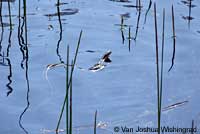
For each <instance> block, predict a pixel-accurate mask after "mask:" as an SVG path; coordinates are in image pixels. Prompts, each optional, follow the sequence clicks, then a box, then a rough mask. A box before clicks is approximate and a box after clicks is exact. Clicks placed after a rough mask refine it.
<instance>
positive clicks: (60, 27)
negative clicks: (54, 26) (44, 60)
mask: <svg viewBox="0 0 200 134" xmlns="http://www.w3.org/2000/svg"><path fill="white" fill-rule="evenodd" d="M57 5H59V2H58V3H57ZM57 16H58V22H59V30H60V33H59V39H58V42H57V48H56V53H57V56H58V58H59V61H60V62H61V63H64V61H63V60H62V56H61V55H60V52H59V48H60V43H61V41H62V34H63V29H62V21H61V15H60V6H57Z"/></svg>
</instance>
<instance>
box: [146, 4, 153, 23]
mask: <svg viewBox="0 0 200 134" xmlns="http://www.w3.org/2000/svg"><path fill="white" fill-rule="evenodd" d="M151 5H152V0H150V1H149V6H148V9H147V11H146V13H145V18H144V24H146V21H147V15H148V13H149V11H150V9H151Z"/></svg>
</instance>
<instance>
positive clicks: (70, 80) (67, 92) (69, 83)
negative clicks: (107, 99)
mask: <svg viewBox="0 0 200 134" xmlns="http://www.w3.org/2000/svg"><path fill="white" fill-rule="evenodd" d="M81 37H82V30H81V32H80V35H79V39H78V44H77V47H76V52H75V55H74V59H73V61H72V67H71V72H70V77H69V78H66V79H68V81H66V95H65V98H64V101H63V104H62V108H61V113H60V115H59V119H58V123H57V126H56V133H58V129H59V126H60V122H61V119H62V115H63V112H64V108H65V107H66V114H67V115H66V116H67V117H66V120H67V122H68V121H69V122H70V124H68V123H66V133H67V134H68V132H67V131H68V128H69V129H70V131H69V133H70V134H71V133H72V92H70V96H68V95H69V89H70V91H72V75H73V72H74V66H75V64H76V59H77V55H78V50H79V46H80V42H81ZM67 52H68V53H69V50H67ZM67 55H68V54H67ZM67 62H69V56H67ZM66 68H67V69H66V74H67V72H68V71H69V68H68V63H67V67H66ZM67 75H69V74H67ZM67 77H68V76H67ZM68 97H70V103H71V105H70V113H68V106H69V101H68V99H69V98H68ZM68 114H69V115H70V119H69V118H68Z"/></svg>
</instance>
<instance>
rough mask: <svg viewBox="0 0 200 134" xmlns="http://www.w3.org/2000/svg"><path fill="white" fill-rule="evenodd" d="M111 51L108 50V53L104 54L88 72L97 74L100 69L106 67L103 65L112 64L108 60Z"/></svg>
mask: <svg viewBox="0 0 200 134" xmlns="http://www.w3.org/2000/svg"><path fill="white" fill-rule="evenodd" d="M111 53H112V52H111V51H110V50H109V51H108V52H106V53H105V54H104V55H103V56H102V58H101V59H100V61H99V62H98V63H96V64H94V66H92V67H90V68H89V69H88V70H90V71H92V72H97V71H100V70H102V69H104V67H105V66H106V65H105V64H104V63H110V62H112V61H111V59H110V58H109V57H110V55H111Z"/></svg>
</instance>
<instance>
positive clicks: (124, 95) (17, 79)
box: [0, 0, 200, 134]
mask: <svg viewBox="0 0 200 134" xmlns="http://www.w3.org/2000/svg"><path fill="white" fill-rule="evenodd" d="M4 1H6V0H4ZM22 1H23V0H19V1H16V3H17V2H18V3H17V4H19V10H17V12H18V13H17V14H18V15H11V12H10V13H9V15H2V10H4V9H2V2H1V3H0V4H1V5H0V23H1V24H0V25H1V27H0V29H1V32H0V67H1V68H2V70H3V71H4V72H3V71H2V72H3V73H4V75H5V76H6V77H5V78H4V79H3V77H1V78H2V79H3V80H1V81H3V82H2V85H3V86H5V88H6V89H5V91H4V92H6V93H7V95H8V96H9V97H5V98H8V101H7V100H6V101H7V102H6V103H5V104H4V105H3V106H5V107H8V112H10V111H11V112H12V111H14V112H16V113H15V114H13V113H11V114H10V113H8V114H6V115H7V116H8V117H5V118H12V116H10V115H14V116H17V119H16V120H17V121H18V122H17V123H18V124H17V127H18V129H20V130H23V131H24V132H25V133H31V134H36V133H38V131H39V130H40V129H41V128H45V129H46V130H47V131H48V132H47V133H48V134H49V133H53V132H55V131H54V127H55V122H56V119H57V116H56V115H57V114H58V110H59V109H57V108H58V107H59V104H60V103H59V102H60V100H61V99H60V98H62V97H63V96H62V95H63V91H61V90H55V91H54V96H53V97H52V96H48V91H49V86H48V85H47V84H45V82H46V81H45V80H43V77H42V71H43V69H44V67H45V66H46V65H47V64H49V63H51V62H54V61H55V59H57V60H58V61H59V63H58V64H60V63H64V61H63V59H64V56H65V55H62V52H63V53H64V51H62V49H61V48H62V47H63V48H64V46H62V43H63V44H64V43H66V39H65V38H64V35H65V33H64V31H63V30H64V29H65V28H66V27H65V26H67V33H66V34H67V39H68V40H67V42H69V43H70V44H73V42H74V41H75V39H76V38H74V35H73V34H71V33H73V32H77V31H76V30H77V29H78V30H79V29H80V28H83V29H84V30H85V31H86V35H85V38H84V39H83V42H84V44H86V45H83V46H81V47H82V48H83V49H82V48H81V51H82V52H80V55H81V56H80V58H81V59H80V60H78V63H77V68H80V67H79V66H81V67H83V68H85V70H86V69H87V71H80V70H78V71H77V72H76V73H79V74H78V78H77V77H76V76H75V80H77V81H75V84H74V85H75V89H76V90H75V94H74V96H75V98H76V100H75V101H74V103H75V107H74V108H77V107H78V110H79V106H80V105H81V106H80V110H82V111H83V114H82V113H80V117H83V118H79V117H75V118H74V122H75V123H74V124H73V125H74V126H73V130H74V131H76V130H77V133H82V131H84V132H86V133H88V131H90V130H91V129H92V128H93V124H92V123H91V122H89V121H91V120H90V118H89V116H90V115H89V114H88V109H92V108H94V109H99V111H100V112H102V113H103V114H102V117H103V118H104V117H105V118H104V119H102V120H103V121H106V122H107V121H108V120H111V121H116V122H117V125H123V123H127V122H128V123H129V124H134V125H135V124H137V123H138V124H139V123H141V120H144V122H145V121H147V122H152V124H153V125H154V124H155V123H156V121H154V119H152V118H153V117H154V115H155V113H156V112H155V111H154V110H155V109H154V106H155V105H154V99H153V98H154V93H152V92H154V84H152V83H153V82H152V81H153V80H154V73H155V72H154V68H153V64H155V63H154V58H155V57H154V56H155V55H154V52H153V51H151V50H153V49H152V48H153V47H154V46H153V45H152V44H154V42H153V41H154V40H153V39H152V40H151V38H152V35H153V33H152V28H151V26H152V24H151V23H153V21H152V17H151V6H152V0H149V1H145V2H144V1H143V2H144V3H142V4H141V1H139V0H137V1H128V0H111V1H113V2H111V1H109V0H108V1H104V2H105V3H101V2H100V1H98V2H99V3H98V4H96V2H88V1H87V2H83V3H81V4H80V3H79V2H72V3H71V2H69V3H57V4H54V5H52V2H53V1H52V0H51V1H46V2H44V1H41V0H40V2H38V3H37V2H36V1H34V2H33V1H31V2H33V3H34V4H38V5H37V6H38V7H39V8H40V9H38V10H35V9H34V8H35V5H34V4H33V5H32V3H31V4H30V11H29V13H28V14H30V13H32V12H33V13H32V14H35V15H34V16H33V15H31V14H30V15H31V16H29V17H30V21H29V26H30V27H29V29H28V31H30V33H29V34H30V36H27V19H26V14H27V13H26V9H24V11H23V8H21V7H22V6H23V4H25V3H23V2H24V1H23V2H22ZM6 2H8V1H6ZM10 2H11V1H10ZM106 2H107V3H106ZM118 2H122V3H118ZM129 2H130V3H129ZM131 2H132V3H131ZM135 2H136V3H135ZM4 4H5V5H6V4H7V3H4ZM8 4H9V2H8ZM40 4H41V5H40ZM65 4H68V5H69V6H71V5H70V4H73V5H72V6H71V7H70V8H66V9H62V8H63V7H62V5H65ZM75 4H77V5H75ZM87 4H88V5H89V7H90V8H88V5H87ZM90 4H91V5H90ZM92 4H94V5H92ZM101 4H102V5H103V6H102V5H101ZM125 4H127V5H125ZM133 4H134V5H133ZM49 5H51V6H52V7H53V8H52V9H51V6H49ZM55 5H56V7H55ZM68 5H67V6H68ZM74 5H75V6H74ZM113 5H114V6H113ZM189 5H190V7H194V6H193V2H191V3H188V7H189ZM8 6H9V5H8ZM10 6H11V8H12V6H16V5H14V4H13V5H12V4H11V5H10ZM17 6H18V5H17ZM92 6H94V7H92ZM162 6H163V5H162V3H161V7H162ZM167 6H171V5H167ZM3 7H4V6H3ZM5 7H7V5H6V6H5ZM47 7H48V8H49V9H47ZM96 7H98V8H99V9H94V8H96ZM126 7H130V8H126ZM109 8H110V9H109ZM133 8H134V9H133ZM7 9H8V8H5V10H7ZM56 9H57V11H56V13H54V10H56ZM144 9H145V11H144ZM160 9H161V8H159V10H160ZM191 9H192V8H191ZM191 9H190V12H189V16H192V14H193V13H195V11H193V10H192V11H191ZM5 10H4V11H5ZM15 10H16V7H14V8H12V10H11V11H12V13H15V14H16V12H14V11H15ZM168 10H169V13H168V14H170V13H171V12H170V9H168ZM180 10H181V9H180ZM79 11H81V13H80V14H78V15H77V16H76V17H72V16H67V15H72V14H77V13H79ZM177 11H179V10H177ZM52 12H53V14H51V13H52ZM187 12H188V10H187V11H186V13H187ZM178 13H180V12H177V14H178ZM22 14H23V15H22ZM44 14H46V16H48V17H52V18H53V17H54V19H56V21H52V22H51V25H50V24H48V23H49V22H48V21H47V19H46V17H45V16H44ZM110 14H112V15H110ZM65 15H66V16H65ZM193 15H194V14H193ZM2 16H4V17H7V18H4V17H3V18H2ZM57 16H58V18H57ZM119 16H120V17H121V23H120V18H119ZM79 17H80V18H79ZM170 17H171V14H170ZM90 18H91V19H90ZM160 18H161V17H160V14H159V12H158V19H160ZM189 18H190V17H189ZM189 18H188V19H189ZM4 19H8V20H10V21H8V22H7V23H5V22H3V21H5V20H4ZM64 19H65V20H67V25H64V23H62V22H63V20H64ZM180 19H181V18H180ZM16 20H17V21H18V26H17V25H16V27H13V24H12V21H13V23H15V24H16ZM169 20H170V21H169ZM175 20H176V22H177V32H180V31H179V30H180V29H184V27H182V25H181V24H182V22H178V19H176V18H175ZM191 20H192V19H191ZM79 21H80V22H79ZM104 21H106V23H104ZM117 21H119V22H117ZM143 21H144V23H143ZM36 22H37V23H36ZM146 22H147V23H146ZM158 22H160V20H159V21H158ZM116 23H120V24H117V26H115V25H114V24H116ZM142 23H143V24H142ZM193 23H195V21H194V22H193ZM166 24H170V26H168V25H167V30H169V31H171V27H172V26H171V19H168V20H167V22H166ZM183 24H184V23H183ZM44 25H45V26H44ZM56 25H57V26H58V32H59V33H57V31H56V30H55V29H56ZM141 25H142V26H144V25H145V29H142V28H141ZM179 25H181V27H180V26H179ZM184 25H185V24H184ZM47 26H48V29H47ZM6 27H7V28H6ZM11 27H12V28H13V29H12V28H11ZM9 28H10V29H9ZM15 28H16V29H15ZM159 29H160V27H159ZM186 30H188V29H186ZM197 32H198V34H199V33H200V31H197ZM16 34H17V38H16V39H17V40H16V39H15V40H14V37H16ZM167 34H168V33H167ZM169 34H170V32H169ZM57 35H58V36H59V37H57ZM177 35H178V33H177ZM186 35H187V34H186V33H184V34H183V36H186ZM132 36H133V37H132ZM181 36H182V35H181ZM181 36H179V37H180V38H179V40H178V41H177V45H178V44H179V43H180V42H181V38H182V37H181ZM195 36H196V35H195ZM5 37H6V38H5ZM27 37H29V40H28V39H27ZM45 37H49V38H45ZM56 37H57V38H56ZM142 37H143V38H142ZM190 37H193V38H194V39H198V38H197V37H194V36H191V35H188V38H190ZM133 39H135V40H137V43H138V44H139V43H140V44H141V45H137V46H136V45H133V46H134V49H133V50H134V52H130V53H127V51H128V49H129V51H130V50H131V43H134V42H131V41H132V40H133ZM173 39H175V34H174V35H173ZM16 41H17V43H18V45H14V43H15V42H16ZM170 41H171V38H170V37H169V38H167V39H166V42H168V44H170V43H171V42H170ZM184 41H185V40H184ZM28 42H31V44H34V45H32V46H31V47H29V46H28ZM174 42H175V41H174ZM122 44H124V45H122ZM171 44H172V43H171ZM194 44H195V42H194ZM52 46H53V47H52ZM169 46H170V45H169ZM183 46H186V44H184V43H183V44H181V45H179V47H178V48H177V57H178V56H179V55H180V53H181V52H182V51H185V48H183ZM188 46H189V45H187V46H186V47H188ZM191 46H192V44H191ZM191 46H190V47H191ZM72 47H73V46H72ZM172 47H173V46H171V47H166V52H168V53H166V55H168V56H166V59H165V60H166V61H167V62H165V63H166V64H165V65H166V66H169V65H171V64H170V63H171V62H172V61H171V55H170V54H171V53H173V52H172V51H173V50H172ZM190 47H188V48H190ZM179 48H180V49H179ZM108 49H109V50H112V52H113V55H112V59H113V63H112V64H109V65H107V66H106V67H107V69H106V70H103V71H101V72H95V73H91V72H90V71H88V68H87V67H85V66H88V65H90V64H91V63H94V61H96V60H97V59H98V56H97V55H98V54H99V52H104V51H105V50H108ZM192 49H193V48H192ZM37 50H38V51H37ZM188 50H189V49H188ZM36 51H37V52H36ZM180 51H181V52H180ZM174 52H175V51H174ZM191 52H192V56H194V57H193V58H191V57H190V58H191V59H194V58H198V55H197V54H196V53H195V52H196V50H194V49H193V50H192V51H191ZM52 53H54V55H53V56H52ZM189 54H190V53H187V55H188V57H189V56H190V55H189ZM195 56H196V57H195ZM181 58H182V57H180V56H179V57H178V58H176V59H177V62H176V63H177V66H176V67H177V68H178V69H176V70H174V73H177V72H178V71H179V70H181V69H180V66H181V65H180V62H179V60H181V64H184V65H186V64H187V67H188V68H189V67H190V65H189V64H191V63H192V62H191V63H190V61H188V60H187V59H184V58H183V59H181ZM15 59H16V60H15ZM186 61H187V62H186ZM195 62H196V61H195ZM193 64H194V63H193ZM194 65H196V63H195V64H194ZM197 66H198V65H197ZM17 67H18V68H17ZM187 67H183V68H184V69H185V68H187ZM194 69H195V67H194ZM82 70H83V69H82ZM181 71H185V70H181ZM166 72H167V70H166ZM185 72H186V73H185V74H184V75H182V74H181V72H178V73H179V74H178V75H173V74H174V73H171V74H170V76H169V75H166V77H165V78H166V80H168V81H166V84H168V83H167V82H169V88H168V90H173V89H177V95H176V96H173V97H174V98H175V99H176V98H178V97H185V94H184V93H183V94H181V95H179V96H178V94H179V93H181V92H182V91H183V90H184V89H182V90H181V91H179V88H185V86H186V88H188V89H189V88H190V87H187V85H185V83H187V84H188V85H189V84H190V85H192V84H196V83H195V82H193V81H190V79H188V78H187V77H188V72H189V77H191V75H193V74H190V72H192V71H191V70H186V71H185ZM51 73H53V75H51V76H55V75H56V76H59V77H56V78H55V77H51V79H53V80H52V82H54V84H55V86H56V87H58V88H57V89H63V88H65V87H63V86H62V85H63V82H64V80H63V78H64V77H65V74H63V70H59V69H57V70H53V71H52V72H51ZM130 74H133V75H132V76H130ZM194 75H195V74H194ZM172 76H173V77H172ZM182 76H184V77H182ZM24 77H25V78H24ZM79 78H80V79H79ZM191 78H193V77H191ZM23 79H24V80H23ZM178 79H182V80H178ZM195 79H197V80H198V78H195ZM62 80H63V81H62ZM176 80H177V81H178V82H181V81H184V82H183V83H182V84H183V85H184V86H182V85H179V86H180V87H178V86H176V84H174V83H170V82H173V81H176ZM91 81H92V82H91ZM188 81H189V82H190V83H189V82H188ZM194 81H195V80H194ZM40 82H41V83H40ZM178 82H177V83H178ZM88 83H89V84H88ZM132 83H133V84H132ZM144 83H145V84H144ZM30 84H31V87H30ZM37 84H39V85H37ZM100 84H101V86H99V85H100ZM35 85H37V86H35ZM24 86H25V87H24ZM172 86H173V87H172ZM174 86H175V87H174ZM195 86H196V85H195ZM16 88H17V89H22V90H18V91H16ZM93 88H94V89H93ZM79 89H80V90H79ZM118 89H119V90H118ZM122 89H123V91H124V92H121V91H122ZM149 89H152V90H151V91H150V90H149ZM30 90H31V93H32V94H30ZM168 90H165V91H166V92H167V93H168ZM184 91H186V90H184ZM196 91H197V90H195V89H192V90H190V91H188V90H187V93H188V94H189V95H191V96H192V95H194V93H193V94H192V93H190V92H196ZM24 92H25V93H24ZM88 92H89V95H88ZM173 92H174V90H173ZM15 93H16V94H15ZM144 93H145V94H144ZM151 93H152V94H151ZM146 94H147V95H146ZM23 95H25V97H22V96H23ZM30 95H31V96H30ZM87 95H88V96H87ZM170 95H174V93H170V92H169V96H167V95H166V96H164V97H165V98H167V99H169V100H170V101H172V102H176V101H175V99H174V98H173V97H171V96H170ZM189 95H188V96H189ZM46 96H47V97H48V98H49V100H48V101H43V100H41V101H40V100H39V101H38V99H41V98H44V97H46ZM99 96H100V97H99ZM141 96H142V97H141ZM177 96H178V97H177ZM102 97H103V101H102ZM30 98H31V109H29V107H30ZM132 98H134V100H133V101H130V100H131V99H132ZM15 99H16V100H17V104H14V106H13V105H9V103H10V102H11V101H13V100H15ZM90 100H94V101H90ZM104 101H105V102H108V103H104ZM166 101H168V100H166ZM190 102H191V103H188V105H185V107H188V106H191V105H192V101H190ZM12 103H13V102H12ZM38 103H40V106H37V104H38ZM146 103H147V105H146ZM164 103H168V102H164ZM172 104H173V103H172ZM48 106H49V107H48ZM76 106H77V107H76ZM21 107H22V109H21ZM102 107H103V108H102ZM101 108H102V109H101ZM181 108H182V107H180V109H179V108H177V109H176V110H180V111H178V112H180V113H181V112H182V111H184V110H185V109H182V110H181ZM183 108H184V107H183ZM192 108H194V111H198V109H196V108H195V107H191V109H192ZM2 109H3V108H2ZM2 109H1V110H2ZM28 109H29V110H28ZM78 110H77V109H74V112H75V114H74V115H79V113H78ZM92 110H93V109H92ZM92 110H89V111H92ZM101 110H102V111H101ZM27 111H28V112H27ZM113 111H115V112H116V113H114V114H113ZM191 111H192V110H191ZM191 111H189V112H188V113H193V112H191ZM6 112H7V111H6ZM124 112H127V114H129V116H127V115H123V113H124ZM110 113H111V114H110ZM138 113H139V114H138ZM171 113H176V111H175V110H172V111H171ZM171 113H170V114H171ZM86 114H88V115H86ZM170 114H168V113H166V116H171V115H170ZM44 115H45V116H46V117H42V116H44ZM85 115H86V116H88V117H85ZM18 116H19V117H18ZM55 116H56V117H55ZM91 116H92V115H91ZM176 116H178V118H180V117H181V116H180V115H177V114H176ZM84 117H85V118H84ZM131 117H135V118H136V119H135V120H133V119H132V118H131ZM173 117H174V116H173ZM77 118H79V119H80V120H79V119H77ZM108 118H109V119H108ZM125 118H126V119H129V120H126V119H125ZM187 118H189V117H187ZM12 119H13V118H12ZM123 119H124V120H123ZM79 121H80V123H79ZM168 122H170V123H171V121H168ZM64 123H65V121H63V122H62V124H64ZM90 123H91V124H90ZM142 123H143V122H142ZM87 124H90V125H88V126H87ZM114 125H115V124H114V123H113V122H112V123H105V124H104V126H106V127H105V129H108V130H110V131H107V133H112V132H113V130H112V129H113V128H112V127H114ZM76 126H77V127H76ZM8 127H9V126H8ZM11 127H12V126H11ZM61 128H63V126H61ZM0 129H3V130H4V128H3V127H1V128H0ZM86 129H87V130H86ZM50 130H52V131H50ZM62 130H63V131H64V130H65V129H62ZM36 131H37V132H36ZM0 133H3V132H2V130H0ZM5 134H9V133H5Z"/></svg>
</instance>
